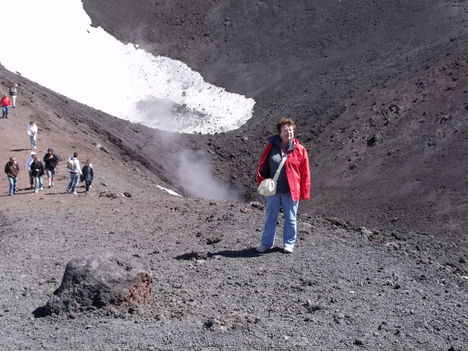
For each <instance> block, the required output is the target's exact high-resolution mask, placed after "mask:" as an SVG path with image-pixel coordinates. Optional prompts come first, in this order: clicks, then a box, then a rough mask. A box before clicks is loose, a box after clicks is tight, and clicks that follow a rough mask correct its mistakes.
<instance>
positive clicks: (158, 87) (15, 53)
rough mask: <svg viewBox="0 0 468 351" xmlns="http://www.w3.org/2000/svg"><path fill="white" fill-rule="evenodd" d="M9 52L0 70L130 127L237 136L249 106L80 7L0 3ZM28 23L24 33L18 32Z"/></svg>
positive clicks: (29, 0) (1, 57)
mask: <svg viewBox="0 0 468 351" xmlns="http://www.w3.org/2000/svg"><path fill="white" fill-rule="evenodd" d="M0 5H1V7H0V8H2V12H3V13H4V14H5V15H4V16H2V27H3V28H5V30H7V31H8V33H10V34H11V35H10V34H8V35H7V38H8V44H7V45H4V46H3V48H2V50H1V51H0V63H1V64H3V65H4V66H5V67H6V68H7V69H9V70H10V71H13V72H15V71H17V72H21V74H22V75H23V76H25V77H27V78H29V79H31V80H33V81H36V82H37V83H39V84H41V85H44V86H46V87H48V88H50V89H52V90H55V91H57V92H59V93H61V94H63V95H66V96H68V97H70V98H73V99H75V100H77V101H80V102H82V103H84V104H87V105H89V106H92V107H94V108H96V109H99V110H102V111H105V112H107V113H109V114H112V115H114V116H117V117H119V118H122V119H126V120H129V121H131V122H136V123H141V124H144V125H146V126H149V127H153V128H159V129H164V130H169V131H177V132H185V133H203V134H210V133H216V132H224V131H229V130H233V129H237V128H239V127H240V126H242V125H243V124H244V123H245V122H247V120H248V119H249V118H251V116H252V113H253V107H254V104H255V101H254V100H253V99H251V98H246V97H245V96H242V95H239V94H234V93H230V92H227V91H226V90H225V89H223V88H220V87H217V86H214V85H212V84H209V83H207V82H205V81H204V79H203V77H202V76H201V75H200V74H199V73H198V72H195V71H193V70H192V69H190V68H189V67H188V66H187V65H186V64H184V63H183V62H180V61H177V60H173V59H170V58H168V57H163V56H154V55H152V54H150V53H148V52H145V51H144V50H142V49H139V48H138V47H137V46H136V45H133V44H127V45H125V44H123V43H121V42H119V41H118V40H117V39H116V38H114V37H113V36H111V35H110V34H108V33H107V32H105V31H104V30H103V29H102V28H100V27H98V28H94V27H91V19H90V18H89V16H88V15H87V13H86V12H85V11H84V9H83V4H82V2H81V1H80V0H67V1H63V0H46V1H37V0H14V1H11V0H0ZM19 23H21V24H24V23H27V28H28V30H19V29H17V28H18V27H19Z"/></svg>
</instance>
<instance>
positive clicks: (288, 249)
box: [283, 245, 294, 253]
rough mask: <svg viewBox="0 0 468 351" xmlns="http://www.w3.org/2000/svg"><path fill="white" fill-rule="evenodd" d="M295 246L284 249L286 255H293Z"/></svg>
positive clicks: (287, 246)
mask: <svg viewBox="0 0 468 351" xmlns="http://www.w3.org/2000/svg"><path fill="white" fill-rule="evenodd" d="M293 250H294V246H291V245H286V246H285V247H284V249H283V251H284V253H293Z"/></svg>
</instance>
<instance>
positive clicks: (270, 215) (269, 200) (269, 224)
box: [261, 194, 281, 247]
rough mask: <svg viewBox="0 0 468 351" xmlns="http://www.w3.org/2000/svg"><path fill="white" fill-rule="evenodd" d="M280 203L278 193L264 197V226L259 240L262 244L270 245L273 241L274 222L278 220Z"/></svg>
mask: <svg viewBox="0 0 468 351" xmlns="http://www.w3.org/2000/svg"><path fill="white" fill-rule="evenodd" d="M280 205H281V201H280V195H279V194H276V195H273V196H267V197H266V213H265V226H264V229H263V235H262V240H261V244H262V245H263V246H266V247H271V246H273V244H274V242H275V233H276V222H277V220H278V214H279V210H280Z"/></svg>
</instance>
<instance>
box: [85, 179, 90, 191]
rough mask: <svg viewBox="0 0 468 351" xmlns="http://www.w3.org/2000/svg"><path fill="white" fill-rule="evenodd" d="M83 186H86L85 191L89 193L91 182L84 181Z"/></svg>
mask: <svg viewBox="0 0 468 351" xmlns="http://www.w3.org/2000/svg"><path fill="white" fill-rule="evenodd" d="M85 184H86V191H89V187H90V186H91V181H90V180H85Z"/></svg>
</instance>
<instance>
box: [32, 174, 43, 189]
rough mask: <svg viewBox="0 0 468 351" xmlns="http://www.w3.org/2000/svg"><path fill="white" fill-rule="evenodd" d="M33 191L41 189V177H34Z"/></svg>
mask: <svg viewBox="0 0 468 351" xmlns="http://www.w3.org/2000/svg"><path fill="white" fill-rule="evenodd" d="M34 184H35V186H34V189H35V190H40V189H41V188H42V176H39V177H34Z"/></svg>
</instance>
